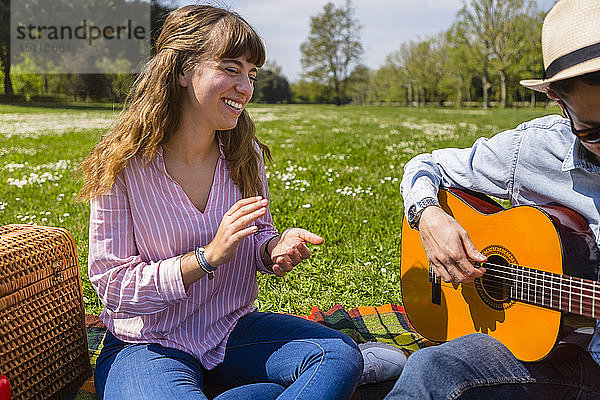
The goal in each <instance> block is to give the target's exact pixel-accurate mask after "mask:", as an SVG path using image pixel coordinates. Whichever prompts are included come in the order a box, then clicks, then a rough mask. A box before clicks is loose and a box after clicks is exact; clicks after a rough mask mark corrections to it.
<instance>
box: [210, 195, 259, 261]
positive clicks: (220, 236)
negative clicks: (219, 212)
mask: <svg viewBox="0 0 600 400" xmlns="http://www.w3.org/2000/svg"><path fill="white" fill-rule="evenodd" d="M268 203H269V202H268V200H266V199H263V198H262V197H261V196H256V197H248V198H245V199H241V200H239V201H238V202H236V203H235V204H234V205H233V206H231V208H230V209H229V210H227V212H226V213H225V215H224V216H223V220H222V221H221V224H220V225H219V229H218V230H217V234H216V235H215V237H214V239H213V240H212V241H211V242H210V243H209V244H208V245H206V246H205V247H204V257H205V258H206V261H207V262H208V263H209V264H210V265H212V266H213V267H216V266H218V265H221V264H225V263H226V262H228V261H229V260H231V259H232V258H233V256H234V254H235V251H236V250H237V247H238V245H239V244H240V242H241V241H242V240H244V239H245V238H247V237H248V236H250V235H252V234H253V233H255V232H256V231H257V230H258V227H257V226H256V225H252V226H248V225H249V224H250V223H252V222H254V221H256V220H257V219H259V218H260V217H262V216H263V215H264V214H265V213H266V212H267V204H268Z"/></svg>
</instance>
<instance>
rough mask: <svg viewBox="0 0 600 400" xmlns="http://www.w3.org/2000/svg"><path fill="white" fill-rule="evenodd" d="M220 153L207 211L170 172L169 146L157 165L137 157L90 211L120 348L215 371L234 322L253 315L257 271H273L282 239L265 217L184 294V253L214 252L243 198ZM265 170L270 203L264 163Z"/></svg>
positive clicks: (94, 271) (93, 261)
mask: <svg viewBox="0 0 600 400" xmlns="http://www.w3.org/2000/svg"><path fill="white" fill-rule="evenodd" d="M256 148H258V146H256ZM219 151H220V152H221V157H220V158H219V160H218V161H217V166H216V169H215V176H214V180H213V185H212V188H211V192H210V195H209V197H208V202H207V204H206V209H205V210H204V212H203V213H201V212H200V211H199V210H198V209H197V208H196V207H195V206H194V205H193V204H192V202H191V201H190V199H189V198H188V197H187V195H186V194H185V192H184V191H183V189H182V188H181V186H180V185H179V184H178V183H177V182H176V181H175V180H173V179H172V178H171V177H170V176H169V174H168V173H167V170H166V167H165V163H164V159H163V154H162V148H159V151H158V152H157V154H156V156H155V157H154V158H153V159H152V160H151V161H150V163H145V162H144V161H143V160H142V158H141V157H137V156H136V157H134V158H132V159H131V160H130V161H129V163H128V165H127V166H126V167H125V169H124V170H123V171H122V172H121V173H120V174H119V175H118V177H117V179H116V181H115V184H114V186H113V188H112V189H111V191H110V192H109V193H107V194H106V195H101V196H97V197H96V198H94V199H92V201H91V209H90V235H89V241H90V243H89V246H90V248H89V257H88V262H89V275H90V281H91V282H92V284H93V285H94V287H95V289H96V291H97V292H98V295H99V297H100V300H101V301H102V303H103V304H104V306H105V309H104V311H103V312H102V314H101V315H100V318H101V319H102V321H103V322H104V323H105V324H106V326H107V327H108V329H110V331H111V332H112V333H113V334H114V335H115V336H116V337H117V338H119V339H121V340H123V341H126V342H137V343H140V342H141V343H159V344H161V345H163V346H165V347H170V348H175V349H179V350H183V351H185V352H187V353H190V354H192V355H194V356H195V357H196V358H198V360H199V361H200V362H201V363H202V365H203V366H204V367H205V368H208V369H210V368H213V367H215V366H216V365H217V364H219V363H220V362H221V361H223V357H224V355H225V345H226V343H227V338H228V337H229V333H230V332H231V330H232V329H233V327H234V326H235V323H236V322H237V320H238V319H239V318H240V317H242V316H244V315H246V314H248V313H250V312H252V311H254V310H255V309H256V307H255V306H254V300H255V299H256V296H257V294H258V285H257V281H256V271H257V270H260V271H262V272H267V271H266V270H265V269H264V266H263V263H262V260H261V255H260V247H261V245H262V244H263V243H264V242H265V241H266V240H267V239H269V238H270V237H272V236H274V235H276V234H277V232H276V231H275V228H274V227H273V219H272V217H271V213H270V210H267V213H266V214H265V215H264V216H263V217H261V219H259V220H258V221H257V222H256V225H257V226H258V227H259V230H258V232H257V233H255V234H254V235H253V236H251V237H249V238H247V239H245V240H244V241H243V242H242V243H241V244H240V245H239V246H238V248H237V251H236V253H235V256H234V257H233V259H232V260H231V261H230V262H228V263H227V264H223V265H221V266H219V268H218V270H217V272H216V273H215V278H214V279H213V280H209V279H208V278H207V277H203V278H201V279H200V280H198V281H197V282H195V283H193V284H192V285H191V286H190V287H189V288H188V291H187V293H186V291H185V288H184V285H183V280H182V277H181V270H180V267H179V263H180V257H181V255H183V254H186V253H188V252H190V251H192V250H194V249H195V248H196V247H198V246H203V245H206V244H208V243H209V242H210V241H211V240H212V239H213V237H214V235H215V233H216V232H217V229H218V227H219V223H220V222H221V219H222V218H223V215H224V214H225V212H226V211H227V210H228V209H229V208H230V207H231V206H232V205H233V204H234V203H235V202H236V201H238V200H240V199H241V198H242V196H241V193H240V191H239V189H238V187H237V186H236V185H235V184H234V183H233V181H232V180H231V178H230V176H229V174H228V171H227V161H226V160H225V157H224V156H223V149H222V148H219ZM259 170H260V178H261V182H262V183H263V188H264V189H263V191H264V193H265V194H266V195H267V196H268V184H267V178H266V175H265V172H264V165H263V164H262V163H261V164H260V166H259Z"/></svg>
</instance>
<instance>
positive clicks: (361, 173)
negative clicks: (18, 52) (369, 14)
mask: <svg viewBox="0 0 600 400" xmlns="http://www.w3.org/2000/svg"><path fill="white" fill-rule="evenodd" d="M249 111H250V114H251V115H252V116H253V118H254V120H255V122H256V125H257V132H258V136H259V137H260V139H261V140H262V141H263V142H265V143H266V144H268V145H269V146H270V148H271V151H272V154H273V158H274V162H273V163H272V164H268V165H267V173H268V176H269V182H270V189H271V210H272V212H273V217H274V220H275V225H276V227H277V228H278V229H279V230H280V231H281V230H283V229H285V228H286V227H289V226H298V227H303V228H306V229H309V230H311V231H313V232H315V233H317V234H319V235H321V236H322V237H324V239H325V244H324V245H323V246H320V247H314V246H313V247H312V250H313V257H312V258H311V259H310V260H308V261H305V262H303V263H302V264H301V265H299V266H298V267H297V268H296V269H295V270H294V271H293V272H292V273H290V274H288V275H287V276H286V277H284V278H277V277H272V276H259V284H260V294H259V297H258V300H257V301H256V305H257V306H258V307H259V308H260V309H261V310H263V311H284V312H290V313H296V314H307V313H309V312H310V309H311V306H319V307H321V308H324V309H328V308H329V307H330V306H331V305H333V304H335V303H341V304H343V305H344V306H345V307H346V308H351V307H356V306H359V305H380V304H384V303H399V302H401V295H400V256H401V254H400V235H401V223H402V215H403V214H402V213H403V206H402V198H401V196H400V191H399V183H400V179H401V177H402V169H403V166H404V164H405V163H406V161H408V160H409V159H410V158H412V157H413V156H414V155H416V154H418V153H422V152H429V151H431V150H433V149H435V148H440V147H466V146H469V145H470V144H471V143H472V142H473V141H474V140H475V139H476V138H478V137H480V136H491V135H493V134H494V133H496V132H499V131H500V130H503V129H509V128H512V127H514V126H516V125H517V124H518V123H519V122H522V121H525V120H528V119H531V118H533V117H536V116H541V115H546V114H550V113H556V112H557V111H558V109H556V108H553V109H541V108H538V109H518V110H513V109H509V110H493V111H482V110H453V109H434V108H421V109H412V108H411V109H407V108H400V107H359V106H345V107H335V106H322V105H274V106H266V105H251V106H250V108H249ZM116 115H117V111H115V110H113V107H112V106H110V105H108V106H102V105H97V106H63V107H58V106H52V107H43V106H38V107H36V106H13V105H0V224H1V225H4V224H10V223H28V224H29V223H34V224H39V225H51V226H61V227H64V228H66V229H68V230H69V231H70V232H71V233H72V234H73V236H74V237H75V240H76V242H77V249H78V255H79V262H80V265H81V269H82V272H83V274H82V276H83V285H84V296H85V303H86V311H87V312H88V313H94V314H98V313H99V312H100V311H101V309H102V305H101V304H100V302H99V301H98V298H97V296H96V295H95V292H94V290H93V288H92V286H91V285H90V283H89V280H88V278H87V262H86V260H87V239H88V234H87V229H88V218H89V211H88V205H87V204H81V203H77V202H75V201H74V196H75V194H76V193H77V191H78V190H79V187H80V185H81V180H80V178H79V175H78V172H77V165H78V163H79V162H81V160H83V158H84V157H85V156H86V155H87V153H88V152H89V150H90V149H91V147H92V146H93V145H94V144H95V143H96V142H97V141H98V139H99V137H100V136H101V134H102V133H103V132H104V131H105V129H106V127H107V126H109V125H110V123H111V121H112V120H113V119H114V118H115V116H116Z"/></svg>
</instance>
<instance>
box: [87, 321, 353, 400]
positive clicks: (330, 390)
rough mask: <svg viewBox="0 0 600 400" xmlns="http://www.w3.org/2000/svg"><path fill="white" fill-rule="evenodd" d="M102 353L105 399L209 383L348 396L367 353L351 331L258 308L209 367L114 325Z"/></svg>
mask: <svg viewBox="0 0 600 400" xmlns="http://www.w3.org/2000/svg"><path fill="white" fill-rule="evenodd" d="M104 343H105V344H104V347H103V349H102V352H101V354H100V356H99V357H98V362H97V367H96V373H95V382H96V391H97V393H98V394H99V397H100V399H107V400H110V399H118V400H139V399H157V400H161V399H175V400H187V399H195V400H200V399H206V398H207V397H206V395H205V394H204V385H218V386H221V387H229V388H232V387H235V388H233V389H230V390H227V391H225V392H224V393H221V394H220V395H219V396H218V397H217V399H218V400H238V399H239V400H241V399H262V400H270V399H275V398H278V399H323V400H326V399H349V398H350V396H351V395H352V393H353V391H354V388H355V385H356V383H357V382H358V378H359V377H360V374H361V373H362V356H361V354H360V351H359V350H358V347H357V346H356V344H355V343H354V342H353V341H352V339H350V338H349V337H348V336H346V335H344V334H342V333H340V332H338V331H335V330H333V329H330V328H327V327H324V326H322V325H319V324H317V323H315V322H312V321H307V320H305V319H302V318H298V317H294V316H290V315H283V314H271V313H261V312H253V313H250V314H248V315H246V316H244V317H242V318H241V319H240V320H239V321H238V323H237V325H236V327H235V328H234V330H233V331H232V333H231V335H230V336H229V340H228V341H227V348H226V352H225V360H224V361H223V362H222V363H221V364H219V365H218V366H216V367H215V368H214V369H212V370H209V371H207V370H206V369H204V368H202V366H201V365H200V363H199V362H198V360H197V359H195V358H194V357H192V356H191V355H189V354H187V353H185V352H182V351H179V350H175V349H170V348H166V347H163V346H160V345H157V344H130V343H124V342H122V341H120V340H118V339H116V338H115V337H114V336H113V335H111V334H110V333H108V334H107V337H106V339H105V341H104Z"/></svg>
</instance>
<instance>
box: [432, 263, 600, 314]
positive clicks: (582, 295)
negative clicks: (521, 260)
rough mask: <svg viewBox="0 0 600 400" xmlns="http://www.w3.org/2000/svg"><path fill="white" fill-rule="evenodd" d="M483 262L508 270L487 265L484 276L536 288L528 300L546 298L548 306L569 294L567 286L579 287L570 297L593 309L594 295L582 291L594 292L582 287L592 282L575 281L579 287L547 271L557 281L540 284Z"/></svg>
mask: <svg viewBox="0 0 600 400" xmlns="http://www.w3.org/2000/svg"><path fill="white" fill-rule="evenodd" d="M485 264H486V265H488V266H496V267H500V268H504V269H505V270H508V271H502V270H496V271H497V272H500V274H502V275H499V274H495V273H493V272H491V271H494V268H490V267H488V268H487V270H488V271H490V272H489V273H488V272H486V275H484V276H487V277H497V278H499V279H502V280H504V281H508V282H513V283H515V284H517V285H518V284H522V285H524V284H526V285H527V290H529V288H530V287H532V288H533V290H536V292H535V293H531V294H529V293H527V294H526V296H527V299H528V301H532V300H531V298H533V299H536V298H537V297H540V299H541V304H544V303H545V299H548V301H549V302H550V306H552V304H553V302H554V301H559V302H562V300H563V296H562V295H567V294H569V292H568V291H566V290H565V289H568V288H570V289H580V290H581V293H570V294H571V297H574V298H575V299H577V298H579V299H581V301H580V302H579V308H582V307H587V308H592V311H594V310H593V308H594V305H595V303H596V301H595V300H596V296H594V295H592V296H590V295H587V294H585V293H584V290H588V291H589V290H591V291H592V292H594V291H595V290H594V289H590V288H584V287H583V284H586V285H592V287H593V286H595V285H594V283H587V282H585V281H579V282H577V281H575V283H576V284H577V283H581V284H582V285H581V287H577V286H575V287H573V285H570V284H569V283H565V281H567V279H568V278H564V277H563V276H560V275H557V274H553V273H550V272H548V273H547V274H553V275H555V278H557V279H558V280H559V281H558V282H557V281H555V280H554V281H553V282H550V283H551V285H552V286H547V285H545V284H544V283H545V282H544V280H542V282H541V284H540V283H537V282H533V283H532V282H525V281H524V280H522V281H521V280H518V279H515V278H512V277H511V276H514V275H515V274H514V273H512V271H511V270H510V267H509V266H505V265H498V264H492V263H485ZM484 266H485V265H484ZM511 266H513V267H514V265H513V264H511ZM521 268H526V267H521ZM529 271H531V272H533V271H535V270H531V269H529ZM529 271H524V272H525V273H529V274H530V275H531V273H530V272H529ZM507 275H508V277H507ZM521 275H522V276H523V274H521ZM538 275H539V273H538ZM542 276H544V275H543V274H542ZM569 278H570V277H569ZM436 279H439V278H437V277H436ZM524 279H528V280H529V279H538V280H541V278H532V277H527V278H524ZM554 285H559V287H556V286H554ZM485 286H486V287H487V288H490V289H501V288H503V287H505V285H503V284H502V283H495V282H487V283H486V285H485ZM563 286H564V288H563ZM509 288H511V289H512V288H514V289H516V290H518V287H516V286H509ZM540 288H541V289H543V290H544V289H547V290H549V291H550V295H549V296H547V295H545V294H544V293H543V292H542V293H540V292H539V291H538V289H540ZM522 292H523V293H521V294H522V295H523V298H524V297H525V293H524V291H523V290H522ZM553 292H554V293H553ZM557 292H558V293H557ZM587 299H591V301H586V300H587ZM599 299H600V298H599ZM517 300H518V299H517ZM524 300H525V298H524ZM565 301H567V300H565ZM567 305H568V304H567ZM557 307H558V306H557ZM571 308H573V307H571ZM574 308H578V306H577V305H576V306H575V307H574Z"/></svg>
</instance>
